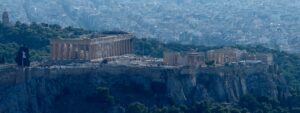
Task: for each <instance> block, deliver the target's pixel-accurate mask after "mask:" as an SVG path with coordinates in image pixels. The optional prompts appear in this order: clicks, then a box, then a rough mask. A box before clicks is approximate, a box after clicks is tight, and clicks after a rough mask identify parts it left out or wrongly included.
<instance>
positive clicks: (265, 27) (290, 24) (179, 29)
mask: <svg viewBox="0 0 300 113" xmlns="http://www.w3.org/2000/svg"><path fill="white" fill-rule="evenodd" d="M0 4H1V5H0V12H1V11H3V10H4V9H5V8H6V9H7V10H8V11H9V12H10V15H11V17H12V20H13V21H17V20H19V21H22V22H44V23H51V24H59V25H63V26H75V27H81V28H86V29H90V30H99V31H102V30H117V31H118V30H124V31H128V32H132V33H135V34H136V35H137V36H138V37H146V38H158V39H160V40H162V41H175V42H180V43H182V44H195V45H209V46H213V45H235V44H263V45H264V46H266V47H270V48H275V49H280V50H284V51H289V52H297V53H300V50H299V48H300V37H299V36H300V32H299V29H300V7H299V6H300V1H299V0H226V1H224V0H163V1H162V0H122V1H120V0H2V1H0Z"/></svg>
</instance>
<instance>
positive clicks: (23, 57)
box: [15, 47, 30, 67]
mask: <svg viewBox="0 0 300 113" xmlns="http://www.w3.org/2000/svg"><path fill="white" fill-rule="evenodd" d="M29 57H30V56H29V49H28V48H26V47H20V49H19V50H18V52H17V57H16V58H15V61H16V63H17V64H18V66H24V67H28V66H30V61H29Z"/></svg>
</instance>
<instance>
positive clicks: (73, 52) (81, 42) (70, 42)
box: [50, 34, 133, 61]
mask: <svg viewBox="0 0 300 113" xmlns="http://www.w3.org/2000/svg"><path fill="white" fill-rule="evenodd" d="M50 43H51V58H52V60H55V61H61V60H85V61H89V60H96V59H101V58H106V57H112V56H120V55H124V54H131V53H132V52H133V36H132V35H131V34H117V35H84V36H81V37H80V38H64V39H63V38H55V39H52V40H51V41H50Z"/></svg>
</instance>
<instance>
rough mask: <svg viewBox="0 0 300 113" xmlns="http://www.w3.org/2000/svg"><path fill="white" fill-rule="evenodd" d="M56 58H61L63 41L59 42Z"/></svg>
mask: <svg viewBox="0 0 300 113" xmlns="http://www.w3.org/2000/svg"><path fill="white" fill-rule="evenodd" d="M56 56H57V57H56V58H57V60H60V59H61V43H58V44H57V54H56Z"/></svg>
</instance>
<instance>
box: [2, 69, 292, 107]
mask: <svg viewBox="0 0 300 113" xmlns="http://www.w3.org/2000/svg"><path fill="white" fill-rule="evenodd" d="M98 87H107V88H109V89H110V93H111V95H112V96H114V98H115V100H116V101H118V103H120V105H126V104H128V103H130V102H134V101H139V102H143V103H145V104H147V105H170V104H188V103H191V102H193V101H203V100H210V101H217V102H230V103H235V102H237V101H238V100H239V99H240V98H241V96H243V95H245V94H251V95H255V96H264V97H269V98H272V99H274V100H277V101H281V100H285V99H286V98H287V97H288V96H290V92H289V90H288V88H287V84H286V81H285V79H284V77H282V76H281V75H280V73H279V72H277V71H276V68H273V67H268V66H262V65H252V66H226V67H211V68H210V67H207V68H200V69H197V70H196V71H195V70H194V69H191V68H157V67H156V68H151V67H150V68H149V67H147V68H146V67H126V66H112V65H105V66H103V65H102V66H101V65H99V66H93V67H35V68H27V69H20V68H9V69H6V70H2V71H1V75H0V112H1V113H60V112H62V113H69V112H70V113H71V112H73V113H77V112H78V113H80V112H85V113H89V112H96V111H99V108H98V106H97V103H93V102H91V101H90V100H89V99H88V98H89V97H90V96H93V95H94V94H95V93H96V89H97V88H98Z"/></svg>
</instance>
